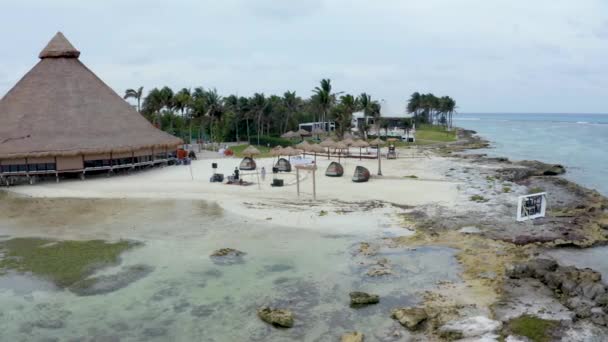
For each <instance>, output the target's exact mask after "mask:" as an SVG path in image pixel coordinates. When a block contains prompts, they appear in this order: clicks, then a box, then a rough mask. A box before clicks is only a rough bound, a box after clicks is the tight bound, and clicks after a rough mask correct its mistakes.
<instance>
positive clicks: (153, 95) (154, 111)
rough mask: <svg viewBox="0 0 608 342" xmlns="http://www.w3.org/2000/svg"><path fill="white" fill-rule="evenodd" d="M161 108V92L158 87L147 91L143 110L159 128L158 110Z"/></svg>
mask: <svg viewBox="0 0 608 342" xmlns="http://www.w3.org/2000/svg"><path fill="white" fill-rule="evenodd" d="M162 109H163V100H162V94H161V92H160V90H159V89H158V88H154V89H152V90H150V92H148V96H146V98H145V99H144V105H143V112H144V113H145V114H147V115H148V116H149V118H151V120H150V121H152V124H153V125H155V126H157V127H158V128H161V126H162V125H161V122H160V111H161V110H162Z"/></svg>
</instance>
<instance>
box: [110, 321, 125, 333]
mask: <svg viewBox="0 0 608 342" xmlns="http://www.w3.org/2000/svg"><path fill="white" fill-rule="evenodd" d="M110 328H112V330H115V331H127V330H129V326H128V325H127V324H126V323H124V322H116V323H114V324H112V325H110Z"/></svg>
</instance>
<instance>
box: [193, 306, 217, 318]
mask: <svg viewBox="0 0 608 342" xmlns="http://www.w3.org/2000/svg"><path fill="white" fill-rule="evenodd" d="M213 311H214V309H213V306H211V305H198V306H195V307H193V308H192V310H191V311H190V314H191V315H192V316H195V317H208V316H211V314H213Z"/></svg>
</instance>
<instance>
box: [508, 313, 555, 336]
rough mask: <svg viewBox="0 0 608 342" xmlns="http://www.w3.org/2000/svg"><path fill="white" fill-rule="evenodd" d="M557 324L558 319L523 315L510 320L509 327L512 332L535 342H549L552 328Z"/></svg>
mask: <svg viewBox="0 0 608 342" xmlns="http://www.w3.org/2000/svg"><path fill="white" fill-rule="evenodd" d="M557 325H558V322H557V321H549V320H545V319H542V318H538V317H536V316H530V315H523V316H520V317H517V318H514V319H512V320H510V321H509V323H508V327H507V328H508V329H509V330H510V331H511V333H513V334H515V335H519V336H524V337H527V338H529V339H530V340H531V341H533V342H547V341H550V340H551V333H550V332H551V330H552V329H554V328H555V327H557Z"/></svg>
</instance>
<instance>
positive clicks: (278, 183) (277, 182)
mask: <svg viewBox="0 0 608 342" xmlns="http://www.w3.org/2000/svg"><path fill="white" fill-rule="evenodd" d="M272 186H283V180H282V179H278V178H275V179H273V180H272Z"/></svg>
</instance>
